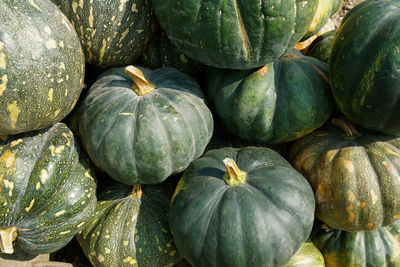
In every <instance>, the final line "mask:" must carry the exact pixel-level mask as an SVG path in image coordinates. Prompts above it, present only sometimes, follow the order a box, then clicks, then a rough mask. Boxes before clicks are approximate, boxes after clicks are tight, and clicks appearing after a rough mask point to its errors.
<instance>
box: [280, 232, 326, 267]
mask: <svg viewBox="0 0 400 267" xmlns="http://www.w3.org/2000/svg"><path fill="white" fill-rule="evenodd" d="M285 267H325V261H324V257H323V256H322V254H321V252H320V251H319V250H318V249H317V248H316V247H315V246H314V244H313V243H312V242H311V240H310V239H307V240H306V241H305V242H304V243H303V244H301V246H300V248H299V250H297V252H296V254H294V255H293V257H292V258H290V261H289V262H288V263H287V264H286V265H285Z"/></svg>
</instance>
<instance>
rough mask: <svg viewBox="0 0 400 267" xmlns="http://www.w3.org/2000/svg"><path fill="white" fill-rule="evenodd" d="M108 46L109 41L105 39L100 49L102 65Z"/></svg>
mask: <svg viewBox="0 0 400 267" xmlns="http://www.w3.org/2000/svg"><path fill="white" fill-rule="evenodd" d="M106 47H107V41H106V40H105V39H103V46H102V47H101V49H100V57H99V62H100V65H101V64H103V57H104V52H105V51H106Z"/></svg>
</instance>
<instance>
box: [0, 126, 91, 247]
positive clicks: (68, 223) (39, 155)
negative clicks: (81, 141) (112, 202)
mask: <svg viewBox="0 0 400 267" xmlns="http://www.w3.org/2000/svg"><path fill="white" fill-rule="evenodd" d="M92 175H93V172H92V171H91V170H90V169H89V166H88V161H87V159H86V158H85V157H84V154H83V153H80V152H79V147H78V143H77V141H76V140H75V139H74V136H73V134H72V132H71V131H70V130H69V129H68V128H67V126H66V125H65V124H63V123H56V124H55V125H54V126H52V127H51V128H46V129H42V130H40V131H37V132H29V133H24V134H19V135H12V136H8V137H7V136H4V137H2V138H1V139H0V249H1V252H3V253H6V254H12V253H13V252H14V245H15V246H16V247H17V248H18V249H21V250H23V251H25V252H27V253H31V254H42V253H50V252H54V251H56V250H58V249H60V248H62V247H63V246H65V245H66V244H67V243H68V242H69V241H70V240H71V239H72V237H73V236H74V235H75V234H76V233H77V232H78V231H79V230H81V229H82V227H83V225H84V224H85V222H86V220H87V219H88V218H89V216H90V215H91V214H92V212H93V210H94V208H95V205H96V195H95V191H96V183H95V181H94V178H93V177H92ZM14 241H15V242H14Z"/></svg>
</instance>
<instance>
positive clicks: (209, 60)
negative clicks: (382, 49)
mask: <svg viewBox="0 0 400 267" xmlns="http://www.w3.org/2000/svg"><path fill="white" fill-rule="evenodd" d="M317 1H318V0H307V1H305V0H296V1H295V0H285V1H275V0H274V1H270V0H262V1H251V2H249V1H247V0H238V1H204V0H187V1H165V0H153V1H152V3H153V6H154V10H155V13H156V16H157V18H158V20H159V22H160V24H161V26H162V28H163V29H164V30H165V31H166V33H167V35H168V37H169V38H170V39H171V40H172V41H173V42H174V44H175V45H176V46H177V48H178V49H179V50H181V51H182V52H183V53H185V55H187V56H189V57H190V58H193V59H194V60H197V61H199V62H201V63H203V64H206V65H211V66H214V67H219V68H230V69H251V68H255V67H261V66H263V65H265V64H268V63H270V62H272V61H273V60H275V59H276V58H278V57H279V56H281V55H282V54H283V53H284V52H285V50H286V48H287V46H288V45H289V43H290V45H291V46H293V45H294V44H295V43H296V42H297V41H298V40H300V38H301V37H302V35H303V34H304V32H305V31H306V29H307V28H308V27H309V25H310V23H311V20H312V17H313V14H314V13H315V8H316V2H317Z"/></svg>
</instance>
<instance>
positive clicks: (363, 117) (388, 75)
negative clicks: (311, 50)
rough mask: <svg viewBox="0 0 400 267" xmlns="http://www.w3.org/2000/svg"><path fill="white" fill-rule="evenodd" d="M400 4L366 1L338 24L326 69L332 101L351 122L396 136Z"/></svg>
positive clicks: (385, 0)
mask: <svg viewBox="0 0 400 267" xmlns="http://www.w3.org/2000/svg"><path fill="white" fill-rule="evenodd" d="M399 21H400V2H399V1H393V0H382V1H371V0H369V1H365V2H363V3H361V4H359V5H358V6H356V7H355V8H353V9H352V10H351V11H350V12H349V13H348V14H347V15H346V17H345V18H344V19H343V21H342V23H341V24H340V26H339V28H338V30H337V32H336V34H335V36H334V38H333V47H332V53H331V58H330V63H329V73H330V79H331V82H332V91H333V96H334V97H335V100H336V103H337V105H338V107H339V108H340V110H341V111H342V112H343V114H344V115H346V117H347V118H349V119H350V120H351V121H352V122H354V123H356V124H358V125H360V126H362V127H365V128H368V129H370V130H373V131H380V132H383V133H386V134H395V135H399V134H400V116H398V111H399V106H400V98H399V96H400V72H399V64H400V56H399V46H400V24H399V23H398V22H399Z"/></svg>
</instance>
